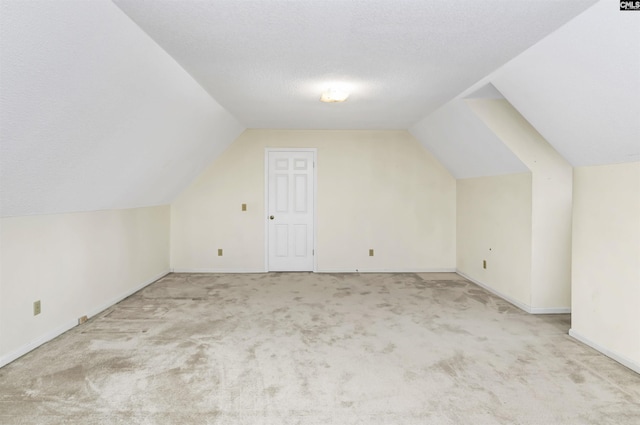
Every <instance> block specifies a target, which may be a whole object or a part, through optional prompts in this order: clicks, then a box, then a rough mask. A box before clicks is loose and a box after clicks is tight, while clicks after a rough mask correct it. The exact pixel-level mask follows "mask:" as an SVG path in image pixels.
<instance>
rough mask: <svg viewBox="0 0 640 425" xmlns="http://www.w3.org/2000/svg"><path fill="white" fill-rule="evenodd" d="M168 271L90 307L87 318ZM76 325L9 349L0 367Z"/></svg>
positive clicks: (68, 324) (72, 322) (0, 359)
mask: <svg viewBox="0 0 640 425" xmlns="http://www.w3.org/2000/svg"><path fill="white" fill-rule="evenodd" d="M169 273H170V271H169V270H167V271H165V272H162V273H160V274H158V275H157V276H155V277H153V278H151V279H149V280H147V281H145V282H143V283H141V284H140V285H137V286H135V287H133V288H131V289H129V290H127V291H126V292H124V293H122V294H120V295H118V296H117V297H115V298H112V299H111V300H109V301H107V302H105V303H103V304H101V305H99V306H98V307H96V308H94V309H92V310H91V311H89V312H88V313H87V318H91V317H93V316H95V315H96V314H99V313H101V312H103V311H104V310H106V309H107V308H109V307H111V306H112V305H114V304H117V303H119V302H120V301H122V300H123V299H125V298H127V297H128V296H131V295H133V294H135V293H136V292H138V291H139V290H141V289H142V288H144V287H146V286H148V285H150V284H152V283H153V282H155V281H156V280H158V279H161V278H163V277H164V276H166V275H167V274H169ZM76 326H78V319H73V320H70V321H68V322H65V323H63V324H62V325H60V326H58V327H57V328H55V329H52V330H50V331H49V332H46V333H45V334H43V335H41V336H39V337H38V338H36V339H34V340H33V341H31V342H29V343H27V344H25V345H23V346H21V347H19V348H17V349H15V350H13V351H11V352H10V353H8V354H5V355H4V356H2V357H0V367H3V366H5V365H7V364H9V363H11V362H12V361H14V360H16V359H18V358H20V357H22V356H24V355H25V354H27V353H28V352H30V351H32V350H35V349H36V348H38V347H39V346H41V345H42V344H44V343H45V342H49V341H51V340H52V339H54V338H56V337H58V336H60V335H62V334H63V333H65V332H67V331H68V330H69V329H72V328H74V327H76Z"/></svg>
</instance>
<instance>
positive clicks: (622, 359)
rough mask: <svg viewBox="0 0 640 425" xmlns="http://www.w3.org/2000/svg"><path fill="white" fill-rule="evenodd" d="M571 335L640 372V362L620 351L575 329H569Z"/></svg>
mask: <svg viewBox="0 0 640 425" xmlns="http://www.w3.org/2000/svg"><path fill="white" fill-rule="evenodd" d="M569 335H571V336H572V337H573V338H575V339H577V340H578V341H580V342H582V343H583V344H586V345H588V346H589V347H591V348H593V349H594V350H597V351H599V352H601V353H602V354H604V355H605V356H607V357H609V358H611V359H613V360H615V361H617V362H618V363H620V364H621V365H623V366H625V367H628V368H629V369H631V370H632V371H634V372H635V373H638V374H640V364H639V363H636V362H634V361H633V360H631V359H628V358H626V357H625V356H622V355H620V354H618V353H615V352H613V351H611V350H609V349H607V348H604V347H603V346H602V345H600V344H597V343H595V342H593V341H591V340H590V339H589V338H587V337H585V336H584V335H582V334H580V333H579V332H576V331H574V330H573V329H569Z"/></svg>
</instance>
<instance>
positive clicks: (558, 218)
mask: <svg viewBox="0 0 640 425" xmlns="http://www.w3.org/2000/svg"><path fill="white" fill-rule="evenodd" d="M467 102H468V104H469V106H470V107H471V109H472V110H473V111H474V112H475V113H476V114H477V115H478V116H479V117H480V118H481V119H482V120H483V121H484V122H485V124H486V125H487V126H488V127H489V128H490V129H491V130H492V131H493V132H494V133H495V134H496V135H497V136H498V137H499V138H500V140H502V141H503V143H504V144H505V145H506V146H507V147H508V148H509V149H510V150H511V151H512V152H513V153H514V154H515V155H516V156H517V157H518V158H519V159H520V160H521V161H522V162H523V163H524V164H525V165H526V166H527V167H528V168H529V170H531V175H532V177H531V178H532V191H531V196H532V198H531V215H532V219H531V232H532V236H531V300H530V301H529V302H528V303H527V304H529V306H530V307H531V311H532V312H541V313H542V312H547V311H551V310H555V309H568V308H569V307H570V305H571V207H572V183H573V174H572V172H573V169H572V167H571V165H570V164H569V163H568V162H567V161H566V160H565V159H564V158H563V157H562V156H561V155H560V154H559V153H558V152H557V151H556V150H555V149H554V148H553V147H552V146H551V145H550V144H549V143H548V142H547V141H546V140H545V139H544V138H543V137H542V136H541V135H540V133H538V132H537V131H536V129H535V128H533V127H532V126H531V124H529V122H527V120H526V119H525V118H524V117H523V116H522V115H520V113H519V112H518V111H517V110H516V109H515V108H514V107H513V106H512V105H511V104H510V103H509V102H508V101H507V100H504V99H475V100H468V101H467Z"/></svg>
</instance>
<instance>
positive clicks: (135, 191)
mask: <svg viewBox="0 0 640 425" xmlns="http://www.w3.org/2000/svg"><path fill="white" fill-rule="evenodd" d="M0 61H1V63H2V66H1V67H0V77H1V78H0V139H1V140H2V143H1V144H0V208H1V215H2V217H3V218H2V220H1V221H0V230H1V234H0V250H1V251H0V270H1V272H0V366H1V365H3V364H5V363H6V362H8V361H11V360H13V359H14V358H16V357H18V356H20V355H22V354H24V353H25V352H27V351H29V350H31V349H33V348H35V347H37V346H38V345H40V344H41V343H43V342H45V341H46V340H48V339H50V338H53V337H55V336H57V335H58V334H60V333H61V332H63V331H65V330H67V329H68V328H70V327H72V326H75V325H76V324H77V320H78V318H79V317H80V316H83V315H88V316H91V315H93V314H97V313H98V312H99V311H101V310H102V309H104V308H106V307H108V306H109V305H111V304H113V303H114V302H116V301H118V300H119V299H121V298H122V297H124V296H126V295H128V294H130V293H131V292H133V291H135V290H137V289H139V288H140V287H141V286H144V285H145V284H148V283H150V282H152V281H153V280H155V279H156V278H158V277H159V276H161V275H162V274H164V273H167V272H168V270H169V226H170V221H169V213H170V210H169V207H168V206H167V205H166V204H167V203H169V202H170V201H171V200H172V199H173V198H174V197H175V196H176V195H177V194H178V193H179V192H180V191H181V190H182V189H183V188H184V187H185V186H186V185H187V184H188V183H189V182H190V181H191V180H192V179H193V178H194V177H195V176H196V175H197V174H198V173H199V172H200V171H201V170H202V169H203V168H204V167H205V166H206V165H207V164H208V163H209V162H210V161H211V159H212V158H213V157H214V156H215V155H217V154H218V153H219V152H221V151H222V150H223V149H224V148H225V147H226V146H227V145H228V144H229V143H230V142H231V141H232V140H233V139H234V138H235V137H236V136H237V135H238V134H239V133H240V132H241V131H242V130H243V128H242V126H241V125H240V124H239V123H238V122H237V121H236V120H235V119H234V118H233V117H232V116H231V115H230V114H229V113H227V112H226V111H225V110H224V109H222V108H221V107H220V106H219V105H218V104H217V103H216V102H215V101H214V100H213V99H212V98H211V97H210V96H209V95H208V94H207V93H206V92H205V91H204V90H203V89H202V88H201V87H200V86H199V85H198V84H197V83H196V82H195V81H194V80H193V78H191V76H190V75H188V74H187V73H186V72H185V71H184V70H183V69H182V68H180V66H179V65H178V64H177V63H176V62H175V61H174V60H173V59H172V58H171V57H170V56H169V55H168V54H167V53H166V52H164V51H163V50H162V49H161V48H160V47H159V46H158V45H157V44H156V43H155V42H153V41H152V40H151V39H150V38H149V37H148V36H147V35H146V34H145V33H144V32H143V31H142V30H140V28H138V27H137V26H136V25H135V24H134V23H133V22H132V21H131V20H130V19H129V18H128V17H127V16H126V15H125V14H123V13H122V12H121V11H120V9H118V8H117V7H116V6H115V5H114V4H113V3H112V2H110V1H106V0H96V1H91V2H86V1H75V0H69V1H63V2H50V1H10V0H9V1H2V2H0ZM162 204H165V205H164V206H162ZM157 205H160V206H157ZM36 300H41V302H42V313H41V314H40V315H38V316H33V312H32V305H33V302H34V301H36Z"/></svg>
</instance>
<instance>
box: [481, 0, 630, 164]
mask: <svg viewBox="0 0 640 425" xmlns="http://www.w3.org/2000/svg"><path fill="white" fill-rule="evenodd" d="M492 82H493V84H494V85H495V86H496V87H497V88H498V89H499V90H500V92H502V93H503V95H504V96H505V97H506V98H507V99H508V100H509V102H511V104H512V105H514V106H515V107H516V108H517V109H518V111H519V112H520V113H521V114H522V115H523V116H524V117H525V118H526V119H527V120H528V121H529V122H530V123H531V124H532V125H533V126H534V127H535V128H536V129H537V130H538V131H539V132H540V134H542V136H544V138H545V139H547V141H548V142H549V143H551V144H552V145H553V146H554V147H555V149H556V150H557V151H558V152H559V153H560V154H561V155H562V156H564V157H565V159H567V160H568V161H569V162H570V163H571V164H572V165H574V166H581V165H597V164H610V163H621V162H631V161H640V12H623V11H620V10H619V2H618V1H612V0H606V1H601V2H599V3H598V4H596V5H595V6H594V7H592V8H590V9H588V10H587V11H586V12H584V13H583V14H581V15H580V16H578V17H577V18H576V19H574V20H573V21H571V22H569V23H568V24H567V25H565V26H563V27H562V28H560V29H559V30H558V31H556V32H555V33H553V34H552V35H550V36H549V37H547V38H545V39H544V40H542V41H541V42H540V43H538V44H536V45H535V46H533V47H532V48H530V49H528V50H527V51H526V52H524V53H523V54H521V55H519V56H518V57H516V58H515V59H514V60H512V61H511V62H509V63H508V64H507V65H505V66H504V67H503V68H502V69H501V70H499V71H498V72H496V74H495V76H494V77H493V78H492Z"/></svg>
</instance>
